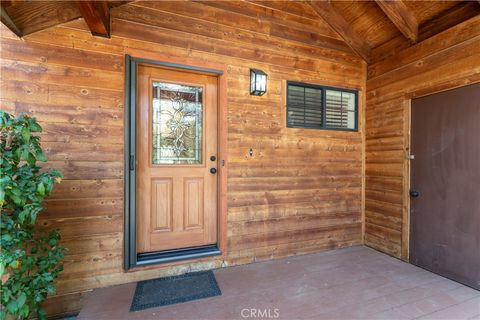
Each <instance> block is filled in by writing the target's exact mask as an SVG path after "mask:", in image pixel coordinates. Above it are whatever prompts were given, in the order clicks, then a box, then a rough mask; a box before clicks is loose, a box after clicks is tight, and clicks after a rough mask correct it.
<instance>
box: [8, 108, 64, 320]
mask: <svg viewBox="0 0 480 320" xmlns="http://www.w3.org/2000/svg"><path fill="white" fill-rule="evenodd" d="M41 131H42V128H41V127H40V125H39V124H38V123H37V120H36V119H35V118H31V117H29V116H26V115H20V116H18V117H17V118H15V117H14V116H12V115H10V114H8V113H6V112H4V111H1V110H0V210H1V221H0V223H1V225H0V235H1V237H0V245H1V251H0V276H1V282H2V286H1V292H0V303H1V306H0V319H5V318H6V317H7V315H9V318H17V319H26V318H28V317H29V316H30V315H32V314H35V315H37V316H38V318H40V319H44V318H45V317H46V315H45V312H44V311H43V310H42V309H41V308H40V304H41V303H42V302H43V301H44V300H45V299H46V297H47V295H48V294H52V293H54V292H55V286H54V284H53V281H54V279H55V278H57V277H58V275H59V274H60V272H61V271H62V269H63V264H62V260H63V258H64V251H65V248H63V247H61V246H60V245H59V240H60V235H59V233H58V232H57V231H56V230H53V231H50V232H48V233H46V232H42V231H41V230H39V229H38V228H37V227H36V226H35V221H36V219H37V215H38V214H39V213H40V212H41V211H42V209H43V208H42V202H43V199H44V198H45V196H47V195H49V194H50V193H51V192H52V189H53V186H54V184H56V183H59V182H60V181H61V178H62V176H61V174H60V173H59V172H58V171H57V170H52V171H50V172H48V171H45V170H41V168H40V167H38V166H37V161H42V162H45V161H46V159H45V155H44V154H43V152H42V149H41V146H40V137H38V136H35V135H33V134H32V133H38V132H41Z"/></svg>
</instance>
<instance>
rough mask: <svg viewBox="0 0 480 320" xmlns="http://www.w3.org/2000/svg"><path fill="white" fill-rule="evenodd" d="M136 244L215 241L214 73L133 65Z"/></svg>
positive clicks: (154, 247)
mask: <svg viewBox="0 0 480 320" xmlns="http://www.w3.org/2000/svg"><path fill="white" fill-rule="evenodd" d="M136 112H137V115H136V116H137V123H136V137H137V138H136V154H137V181H136V185H137V208H136V212H137V219H136V221H137V252H138V253H146V252H157V251H164V250H175V249H184V248H191V247H199V246H206V245H212V244H216V243H217V175H216V170H217V78H216V77H214V76H211V75H205V74H200V73H193V72H187V71H183V70H176V69H168V68H162V67H155V66H147V65H139V67H138V73H137V111H136Z"/></svg>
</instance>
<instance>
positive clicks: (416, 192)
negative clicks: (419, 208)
mask: <svg viewBox="0 0 480 320" xmlns="http://www.w3.org/2000/svg"><path fill="white" fill-rule="evenodd" d="M419 195H420V192H418V191H416V190H410V197H412V198H417V197H418V196H419Z"/></svg>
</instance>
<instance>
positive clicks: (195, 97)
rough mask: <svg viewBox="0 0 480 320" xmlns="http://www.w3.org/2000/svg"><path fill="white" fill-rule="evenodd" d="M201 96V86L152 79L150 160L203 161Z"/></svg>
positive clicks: (179, 162)
mask: <svg viewBox="0 0 480 320" xmlns="http://www.w3.org/2000/svg"><path fill="white" fill-rule="evenodd" d="M202 96H203V88H202V87H194V86H187V85H180V84H172V83H162V82H153V101H152V102H153V103H152V106H153V110H152V121H153V128H152V134H153V137H152V138H153V139H152V143H153V145H152V163H153V164H201V163H202V140H203V137H202V136H203V135H202V131H203V126H202V118H203V103H202Z"/></svg>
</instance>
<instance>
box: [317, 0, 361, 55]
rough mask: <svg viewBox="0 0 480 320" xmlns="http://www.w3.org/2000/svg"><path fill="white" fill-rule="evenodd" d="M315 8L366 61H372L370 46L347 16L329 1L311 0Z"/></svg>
mask: <svg viewBox="0 0 480 320" xmlns="http://www.w3.org/2000/svg"><path fill="white" fill-rule="evenodd" d="M309 3H310V5H311V6H312V8H313V10H314V11H315V12H316V13H317V15H319V16H320V17H321V18H323V20H325V22H327V23H328V24H329V25H330V27H332V29H333V30H335V31H336V32H337V33H338V34H339V35H340V36H341V37H342V38H343V40H345V42H346V43H347V44H348V45H349V46H350V47H351V48H352V49H353V50H354V51H355V52H356V53H357V54H358V55H360V56H361V57H362V58H363V60H365V61H366V62H369V61H370V47H369V46H368V44H367V43H366V42H365V41H364V40H363V39H362V37H361V36H360V35H359V34H358V33H357V32H355V30H353V29H352V27H351V26H350V25H349V23H348V22H347V21H346V20H345V18H344V17H343V16H342V15H340V13H338V12H337V11H336V10H335V8H334V7H333V6H332V4H331V3H330V2H329V1H309Z"/></svg>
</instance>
